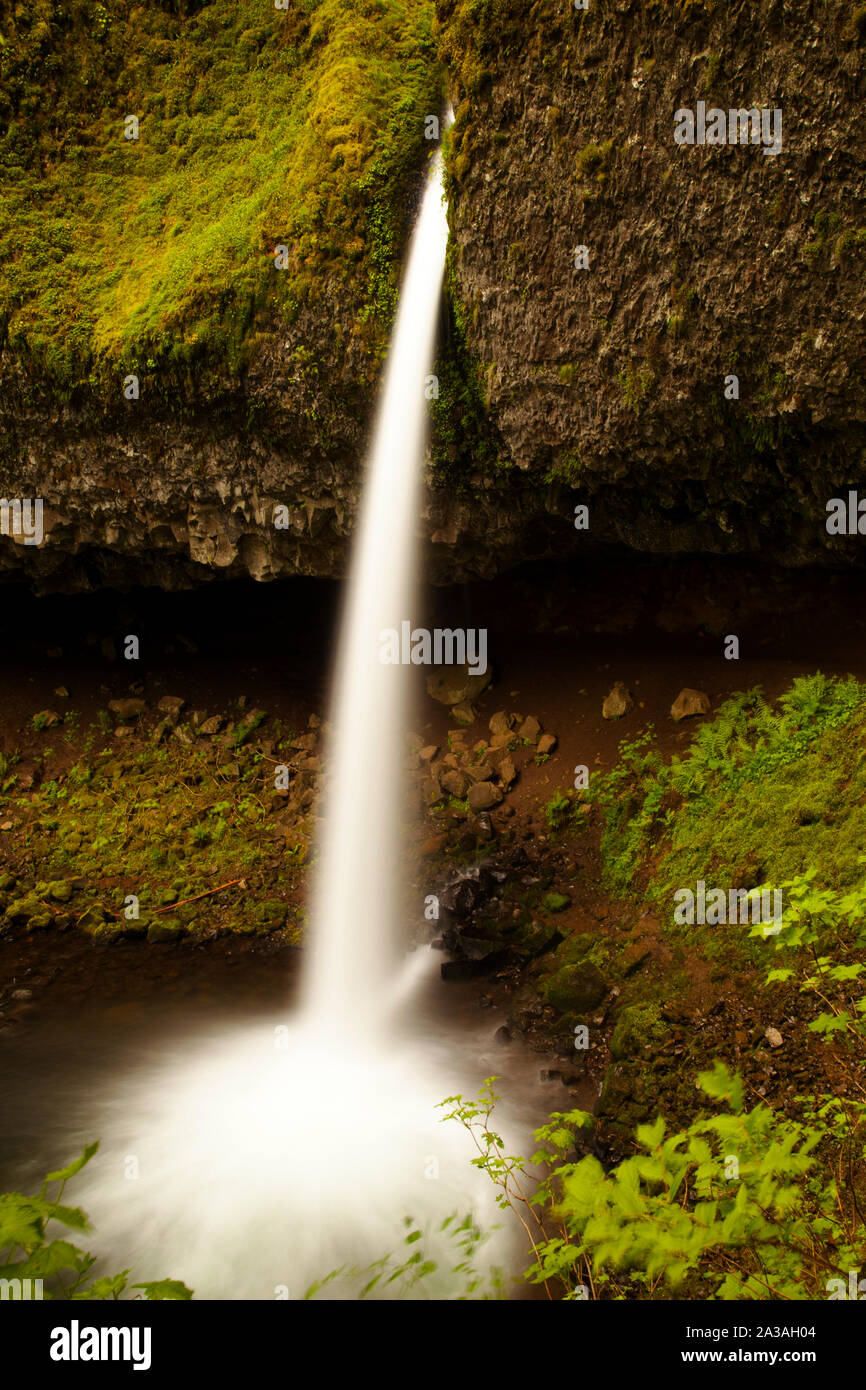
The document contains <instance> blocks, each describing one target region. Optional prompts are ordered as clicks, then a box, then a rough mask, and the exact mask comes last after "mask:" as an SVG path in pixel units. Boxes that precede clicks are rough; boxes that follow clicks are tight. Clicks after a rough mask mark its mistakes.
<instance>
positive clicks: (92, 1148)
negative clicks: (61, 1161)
mask: <svg viewBox="0 0 866 1390" xmlns="http://www.w3.org/2000/svg"><path fill="white" fill-rule="evenodd" d="M98 1148H99V1140H98V1139H97V1140H96V1142H95V1143H93V1144H88V1145H87V1147H86V1148H85V1150H84V1152H83V1153H82V1154H81V1155H80V1156H79V1157H78V1158H76V1159H73V1161H72V1163H70V1164H68V1165H67V1166H66V1167H65V1168H58V1169H57V1172H56V1173H48V1174H47V1176H46V1178H45V1181H46V1182H68V1181H69V1179H70V1178H74V1177H75V1174H76V1173H80V1172H81V1170H82V1168H83V1167H84V1165H85V1163H89V1162H90V1160H91V1159H92V1157H93V1155H94V1154H95V1153H96V1150H97V1149H98Z"/></svg>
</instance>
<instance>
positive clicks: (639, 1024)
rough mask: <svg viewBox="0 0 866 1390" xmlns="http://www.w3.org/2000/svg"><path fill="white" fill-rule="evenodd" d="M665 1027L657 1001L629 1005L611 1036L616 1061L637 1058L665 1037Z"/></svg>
mask: <svg viewBox="0 0 866 1390" xmlns="http://www.w3.org/2000/svg"><path fill="white" fill-rule="evenodd" d="M665 1032H666V1029H665V1026H664V1024H663V1023H662V1021H661V1019H660V1017H659V1005H658V1003H656V1002H655V1001H651V1002H648V1003H647V1002H644V1003H641V1004H629V1005H627V1006H626V1007H625V1008H624V1009H622V1010H621V1011H620V1015H619V1018H618V1019H617V1023H616V1027H615V1028H614V1030H613V1033H612V1034H611V1039H610V1053H611V1056H612V1057H613V1058H614V1059H615V1060H616V1061H622V1060H623V1059H624V1058H626V1057H637V1056H638V1055H639V1054H640V1053H641V1052H643V1051H644V1049H645V1048H648V1047H652V1044H653V1043H654V1042H657V1041H658V1040H659V1039H661V1038H663V1037H664V1036H665Z"/></svg>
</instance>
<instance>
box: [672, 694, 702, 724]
mask: <svg viewBox="0 0 866 1390" xmlns="http://www.w3.org/2000/svg"><path fill="white" fill-rule="evenodd" d="M709 712H710V697H709V695H707V694H705V692H704V691H703V690H690V689H689V687H688V686H686V688H685V689H684V690H681V691H680V693H679V695H678V696H677V698H676V699H675V700H674V702H673V704H672V705H671V719H675V720H676V721H677V723H679V721H680V720H681V719H690V718H691V717H692V716H693V715H695V714H709Z"/></svg>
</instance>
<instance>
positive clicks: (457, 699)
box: [427, 666, 492, 705]
mask: <svg viewBox="0 0 866 1390" xmlns="http://www.w3.org/2000/svg"><path fill="white" fill-rule="evenodd" d="M491 676H492V672H491V670H490V668H489V667H488V669H487V670H486V671H485V672H484V674H483V675H475V676H474V675H472V674H471V673H470V671H469V670H468V668H467V667H466V666H442V667H440V668H439V669H438V670H436V671H431V672H430V675H429V676H428V677H427V694H428V695H429V696H430V697H431V698H432V699H434V700H435V701H436V702H437V704H440V705H460V704H463V703H465V702H467V701H471V700H473V699H475V698H476V697H477V696H478V695H480V694H481V692H482V691H483V690H486V689H487V687H488V685H489V684H490V680H491Z"/></svg>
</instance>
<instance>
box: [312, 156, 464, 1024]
mask: <svg viewBox="0 0 866 1390" xmlns="http://www.w3.org/2000/svg"><path fill="white" fill-rule="evenodd" d="M447 240H448V224H447V219H446V212H445V205H444V201H443V189H442V155H441V151H437V153H436V155H435V156H434V158H433V160H432V161H431V167H430V170H429V173H428V176H427V185H426V188H425V191H424V196H423V200H422V203H421V209H420V213H419V216H418V219H417V222H416V225H415V229H414V233H413V236H412V244H411V248H410V252H409V258H408V262H407V265H406V270H405V274H404V277H403V284H402V287H401V291H400V298H399V307H398V311H397V318H396V322H395V325H394V331H393V334H392V339H391V346H390V351H389V354H388V361H387V365H386V369H385V380H384V385H383V390H382V395H381V401H380V405H379V409H378V413H377V417H376V423H375V426H374V430H373V436H372V443H371V447H370V453H369V460H368V466H367V476H366V480H365V483H364V492H363V499H362V507H361V519H360V526H359V529H358V533H357V535H356V538H355V542H354V552H353V556H352V561H351V566H350V570H349V578H348V594H347V598H346V602H345V609H344V614H343V622H342V629H341V633H340V640H339V649H338V650H339V655H338V661H337V668H336V673H335V683H334V694H333V701H332V709H331V723H332V727H333V736H332V739H331V747H330V750H329V755H328V768H329V782H328V786H327V789H326V792H325V803H324V805H325V828H324V833H323V836H322V841H321V846H320V858H319V862H318V865H317V868H316V875H315V882H314V891H313V899H312V904H313V905H312V913H311V924H312V925H311V931H310V945H309V961H308V963H307V966H306V969H307V972H308V978H307V988H306V996H305V998H306V1010H307V1013H308V1016H309V1017H310V1019H311V1020H313V1021H317V1022H320V1023H322V1024H323V1025H324V1026H326V1027H331V1026H333V1025H337V1024H338V1025H339V1027H340V1028H341V1029H342V1030H343V1032H344V1033H345V1032H346V1031H348V1030H351V1031H352V1032H359V1033H362V1034H367V1035H369V1034H370V1033H371V1032H373V1033H375V1032H377V1031H378V1030H380V1029H381V1028H382V1026H383V1020H384V1019H385V1018H386V1017H387V1016H388V995H389V992H390V990H392V989H393V984H394V969H395V950H396V945H397V941H398V923H399V917H400V890H401V886H402V877H401V872H400V866H401V862H402V854H401V828H402V825H403V821H404V806H405V790H406V789H405V787H404V784H403V783H404V777H403V763H404V759H405V754H406V740H405V734H406V732H407V728H408V700H409V681H410V669H408V668H406V667H403V666H387V665H383V664H382V663H381V662H380V661H379V634H380V632H381V631H382V630H383V629H385V628H393V629H395V630H397V631H399V629H400V623H401V622H402V621H403V620H404V619H406V618H408V617H410V615H411V611H412V602H413V599H414V597H415V587H416V567H417V539H416V537H417V516H418V500H419V484H420V478H421V467H422V461H423V454H424V437H425V429H426V415H427V400H426V397H425V392H424V386H425V377H426V375H427V373H428V372H429V371H430V370H431V368H432V362H433V351H434V347H435V335H436V324H437V319H438V307H439V298H440V294H441V289H442V275H443V271H444V268H445V250H446V244H447Z"/></svg>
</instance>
